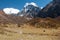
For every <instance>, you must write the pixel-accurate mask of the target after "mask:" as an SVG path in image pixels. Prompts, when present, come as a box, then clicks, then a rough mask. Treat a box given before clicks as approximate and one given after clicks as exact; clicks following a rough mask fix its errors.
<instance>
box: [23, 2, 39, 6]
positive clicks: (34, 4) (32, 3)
mask: <svg viewBox="0 0 60 40" xmlns="http://www.w3.org/2000/svg"><path fill="white" fill-rule="evenodd" d="M28 5H33V6H35V7H38V6H37V5H36V3H34V2H31V3H26V4H25V6H24V7H26V6H28Z"/></svg>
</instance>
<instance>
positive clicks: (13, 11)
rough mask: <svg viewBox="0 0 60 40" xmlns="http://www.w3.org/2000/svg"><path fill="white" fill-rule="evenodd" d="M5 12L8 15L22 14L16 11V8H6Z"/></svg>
mask: <svg viewBox="0 0 60 40" xmlns="http://www.w3.org/2000/svg"><path fill="white" fill-rule="evenodd" d="M3 11H4V12H5V13H6V14H17V13H18V12H20V10H18V9H15V8H4V9H3Z"/></svg>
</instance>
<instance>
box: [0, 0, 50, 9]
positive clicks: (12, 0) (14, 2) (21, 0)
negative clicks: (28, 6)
mask: <svg viewBox="0 0 60 40" xmlns="http://www.w3.org/2000/svg"><path fill="white" fill-rule="evenodd" d="M50 1H51V0H0V10H1V9H3V8H16V9H20V10H21V9H22V8H23V7H24V5H25V3H27V2H28V3H30V2H35V3H36V4H37V5H38V6H39V7H44V6H46V5H47V4H48V3H49V2H50Z"/></svg>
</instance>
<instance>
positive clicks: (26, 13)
mask: <svg viewBox="0 0 60 40" xmlns="http://www.w3.org/2000/svg"><path fill="white" fill-rule="evenodd" d="M59 16H60V1H59V0H53V1H52V2H50V3H49V4H48V5H47V6H46V7H44V8H43V9H41V8H40V7H38V6H37V5H36V4H35V3H27V4H26V5H25V6H24V8H23V9H22V10H21V11H20V12H19V13H17V14H12V13H11V14H6V13H5V12H4V11H2V10H0V23H17V24H21V23H26V22H27V21H29V20H30V19H32V18H47V17H50V18H53V19H54V20H56V21H58V22H60V21H59V20H60V17H59Z"/></svg>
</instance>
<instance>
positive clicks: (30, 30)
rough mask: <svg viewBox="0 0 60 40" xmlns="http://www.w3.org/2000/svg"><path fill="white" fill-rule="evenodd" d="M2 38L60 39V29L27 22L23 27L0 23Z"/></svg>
mask: <svg viewBox="0 0 60 40" xmlns="http://www.w3.org/2000/svg"><path fill="white" fill-rule="evenodd" d="M7 25H8V24H7ZM14 26H16V27H14ZM0 40H60V29H45V28H35V27H32V26H30V25H26V24H25V25H22V27H18V26H17V25H16V24H15V25H13V24H10V27H2V26H1V25H0Z"/></svg>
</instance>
